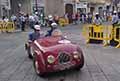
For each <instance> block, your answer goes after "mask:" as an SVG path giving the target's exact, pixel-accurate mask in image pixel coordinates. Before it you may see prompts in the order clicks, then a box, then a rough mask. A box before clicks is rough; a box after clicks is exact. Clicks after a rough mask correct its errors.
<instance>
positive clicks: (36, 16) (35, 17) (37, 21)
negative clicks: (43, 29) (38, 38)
mask: <svg viewBox="0 0 120 81" xmlns="http://www.w3.org/2000/svg"><path fill="white" fill-rule="evenodd" d="M34 19H35V24H36V25H38V24H39V14H38V12H35V15H34Z"/></svg>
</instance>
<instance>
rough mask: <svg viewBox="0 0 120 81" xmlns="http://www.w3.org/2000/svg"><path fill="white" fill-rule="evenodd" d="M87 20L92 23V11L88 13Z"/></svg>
mask: <svg viewBox="0 0 120 81" xmlns="http://www.w3.org/2000/svg"><path fill="white" fill-rule="evenodd" d="M87 21H88V23H89V24H91V23H92V14H91V13H88V18H87Z"/></svg>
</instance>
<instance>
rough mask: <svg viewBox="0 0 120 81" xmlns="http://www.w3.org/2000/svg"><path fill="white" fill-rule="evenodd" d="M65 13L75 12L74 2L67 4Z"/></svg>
mask: <svg viewBox="0 0 120 81" xmlns="http://www.w3.org/2000/svg"><path fill="white" fill-rule="evenodd" d="M65 13H73V5H72V4H66V5H65Z"/></svg>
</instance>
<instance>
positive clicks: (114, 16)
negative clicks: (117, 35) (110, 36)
mask: <svg viewBox="0 0 120 81" xmlns="http://www.w3.org/2000/svg"><path fill="white" fill-rule="evenodd" d="M117 23H118V15H117V11H114V12H113V16H112V25H113V27H115V25H116V24H117Z"/></svg>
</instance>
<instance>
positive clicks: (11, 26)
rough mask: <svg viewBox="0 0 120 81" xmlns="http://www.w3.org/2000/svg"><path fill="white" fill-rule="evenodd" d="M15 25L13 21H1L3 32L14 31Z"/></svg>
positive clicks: (0, 25)
mask: <svg viewBox="0 0 120 81" xmlns="http://www.w3.org/2000/svg"><path fill="white" fill-rule="evenodd" d="M14 30H15V25H14V23H13V22H0V31H1V32H14Z"/></svg>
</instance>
